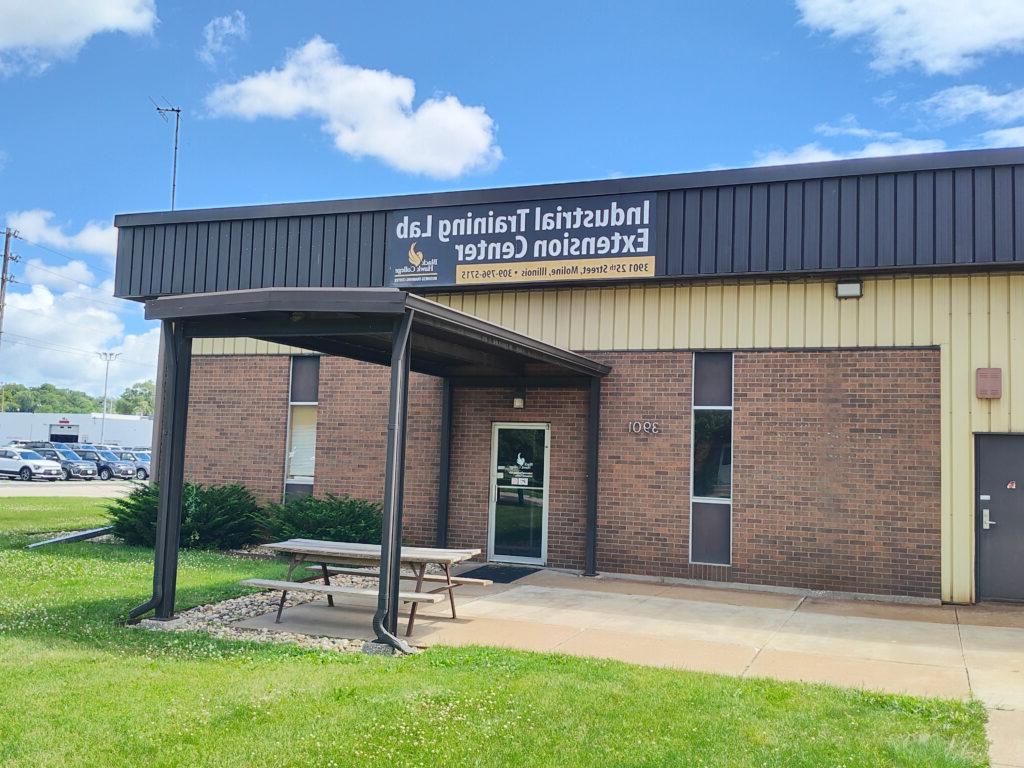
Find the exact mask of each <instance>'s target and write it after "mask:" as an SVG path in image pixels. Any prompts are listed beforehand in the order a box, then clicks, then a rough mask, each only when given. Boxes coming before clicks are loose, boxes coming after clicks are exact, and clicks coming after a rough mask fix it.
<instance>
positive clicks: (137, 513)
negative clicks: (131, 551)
mask: <svg viewBox="0 0 1024 768" xmlns="http://www.w3.org/2000/svg"><path fill="white" fill-rule="evenodd" d="M159 498H160V491H159V490H158V489H157V485H156V483H150V484H149V485H137V486H135V488H133V489H132V492H131V493H129V494H128V495H127V496H125V497H124V498H121V499H115V500H114V501H113V502H112V503H111V504H109V505H108V506H107V514H108V515H109V516H110V523H111V525H113V527H114V531H113V533H114V535H116V536H118V537H119V538H121V539H124V542H125V544H132V545H135V546H139V547H153V546H155V545H156V507H157V502H158V500H159Z"/></svg>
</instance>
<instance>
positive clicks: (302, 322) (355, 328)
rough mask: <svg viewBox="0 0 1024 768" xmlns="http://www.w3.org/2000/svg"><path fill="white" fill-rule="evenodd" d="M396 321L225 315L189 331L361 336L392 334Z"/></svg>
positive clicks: (193, 324) (196, 334) (194, 334)
mask: <svg viewBox="0 0 1024 768" xmlns="http://www.w3.org/2000/svg"><path fill="white" fill-rule="evenodd" d="M393 325H394V321H393V320H392V319H391V318H390V317H387V316H386V315H385V316H378V317H369V318H326V317H323V316H321V315H313V316H312V317H300V318H295V317H293V316H292V315H288V314H282V315H281V316H280V317H276V318H275V317H269V318H268V317H264V316H257V317H241V316H239V317H230V316H229V317H224V318H220V317H218V318H215V319H212V320H211V319H203V320H189V321H188V323H187V325H186V326H185V333H186V334H187V335H188V336H189V337H190V338H193V339H221V338H225V337H229V336H249V337H253V338H256V337H261V336H263V337H265V336H278V337H282V338H287V337H292V336H329V335H333V334H342V335H346V336H349V335H351V336H359V335H366V334H371V333H387V334H390V333H391V328H392V326H393Z"/></svg>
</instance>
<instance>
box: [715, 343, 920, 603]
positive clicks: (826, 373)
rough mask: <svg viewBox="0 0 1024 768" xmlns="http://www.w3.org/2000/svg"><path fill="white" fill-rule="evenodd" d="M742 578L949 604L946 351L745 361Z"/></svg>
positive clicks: (747, 356)
mask: <svg viewBox="0 0 1024 768" xmlns="http://www.w3.org/2000/svg"><path fill="white" fill-rule="evenodd" d="M734 368H735V413H734V427H733V430H734V432H733V438H734V445H735V456H734V460H733V462H734V463H733V471H734V477H735V480H734V491H733V495H734V512H733V538H734V540H733V561H734V564H735V567H734V568H733V569H732V570H733V574H732V577H733V579H735V580H736V581H744V582H756V583H762V584H784V585H787V586H794V587H807V588H810V589H835V590H844V591H852V592H871V593H879V594H890V593H892V594H902V595H914V596H922V597H938V596H939V590H940V585H939V568H940V544H939V539H940V533H939V529H940V496H939V494H940V470H939V466H940V463H939V462H940V455H939V450H940V449H939V415H940V403H939V352H938V350H934V349H916V350H907V349H901V350H850V351H834V352H749V353H748V352H743V353H737V354H736V355H735V360H734Z"/></svg>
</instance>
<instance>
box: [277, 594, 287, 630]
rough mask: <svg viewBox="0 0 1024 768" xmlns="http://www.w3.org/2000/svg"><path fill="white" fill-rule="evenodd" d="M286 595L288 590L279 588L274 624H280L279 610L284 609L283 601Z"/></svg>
mask: <svg viewBox="0 0 1024 768" xmlns="http://www.w3.org/2000/svg"><path fill="white" fill-rule="evenodd" d="M286 597H288V590H287V589H282V590H281V602H280V603H278V604H277V618H276V619H274V623H275V624H280V623H281V611H283V610H284V601H285V598H286Z"/></svg>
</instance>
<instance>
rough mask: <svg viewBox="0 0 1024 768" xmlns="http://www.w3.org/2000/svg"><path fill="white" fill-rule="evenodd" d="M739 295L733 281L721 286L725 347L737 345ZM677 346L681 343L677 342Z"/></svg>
mask: <svg viewBox="0 0 1024 768" xmlns="http://www.w3.org/2000/svg"><path fill="white" fill-rule="evenodd" d="M802 287H803V286H801V288H802ZM739 296H740V289H739V286H738V285H736V284H735V283H733V284H730V285H724V286H722V346H723V347H725V348H726V349H735V348H736V347H738V346H739ZM677 346H681V345H679V344H678V342H677Z"/></svg>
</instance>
